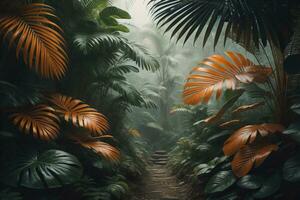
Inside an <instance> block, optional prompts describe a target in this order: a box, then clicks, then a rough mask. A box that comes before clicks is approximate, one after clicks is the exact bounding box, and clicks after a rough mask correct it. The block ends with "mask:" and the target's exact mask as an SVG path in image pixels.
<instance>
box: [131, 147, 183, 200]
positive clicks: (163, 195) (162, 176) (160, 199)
mask: <svg viewBox="0 0 300 200" xmlns="http://www.w3.org/2000/svg"><path fill="white" fill-rule="evenodd" d="M167 161H168V155H167V152H165V151H156V152H155V153H154V154H153V155H152V159H151V162H152V164H151V165H149V166H148V167H147V169H148V172H149V174H148V175H146V176H145V177H144V180H143V184H141V185H140V187H139V189H138V191H136V195H135V197H134V198H133V200H188V198H187V196H188V187H187V185H186V184H185V183H184V182H180V181H179V180H178V179H177V178H176V177H175V176H173V175H171V172H170V170H169V169H168V168H167V167H166V164H167Z"/></svg>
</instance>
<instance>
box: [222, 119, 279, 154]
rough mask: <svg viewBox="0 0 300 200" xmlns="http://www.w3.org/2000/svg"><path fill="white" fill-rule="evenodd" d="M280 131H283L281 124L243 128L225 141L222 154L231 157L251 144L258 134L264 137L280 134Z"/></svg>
mask: <svg viewBox="0 0 300 200" xmlns="http://www.w3.org/2000/svg"><path fill="white" fill-rule="evenodd" d="M282 131H284V127H283V126H282V125H281V124H259V125H248V126H244V127H242V128H240V129H239V130H237V131H236V132H235V133H234V134H233V135H232V136H231V137H229V138H228V139H227V140H226V141H225V143H224V147H223V151H224V154H225V155H227V156H230V155H233V154H234V153H236V152H237V151H238V150H239V149H241V147H242V146H244V145H245V144H251V143H253V142H254V141H255V139H256V137H257V135H258V134H259V135H261V136H262V137H265V136H267V135H269V134H273V133H281V132H282Z"/></svg>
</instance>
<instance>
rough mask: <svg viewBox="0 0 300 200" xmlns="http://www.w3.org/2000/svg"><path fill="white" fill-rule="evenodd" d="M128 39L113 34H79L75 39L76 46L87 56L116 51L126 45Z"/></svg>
mask: <svg viewBox="0 0 300 200" xmlns="http://www.w3.org/2000/svg"><path fill="white" fill-rule="evenodd" d="M126 42H127V41H126V39H125V38H123V37H121V36H120V35H117V34H112V33H94V34H78V35H76V36H75V37H74V40H73V43H74V45H75V46H76V47H77V48H78V49H79V50H80V51H81V52H82V53H83V54H85V55H87V54H88V53H90V52H93V51H95V50H102V51H105V50H108V49H111V48H113V49H115V48H118V47H119V46H122V45H123V44H124V43H126Z"/></svg>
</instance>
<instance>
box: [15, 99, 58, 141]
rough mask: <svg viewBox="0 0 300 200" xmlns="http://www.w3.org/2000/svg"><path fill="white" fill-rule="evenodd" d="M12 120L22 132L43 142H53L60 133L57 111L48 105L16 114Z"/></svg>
mask: <svg viewBox="0 0 300 200" xmlns="http://www.w3.org/2000/svg"><path fill="white" fill-rule="evenodd" d="M11 118H12V120H13V123H14V124H15V125H17V126H18V127H19V129H20V130H21V131H22V132H25V133H32V134H33V136H34V137H37V138H40V139H42V140H53V139H55V138H56V137H57V135H58V133H59V118H58V116H56V115H55V110H54V109H53V108H51V107H49V106H46V105H37V106H34V107H32V108H29V109H27V110H24V111H22V112H18V113H14V114H12V115H11Z"/></svg>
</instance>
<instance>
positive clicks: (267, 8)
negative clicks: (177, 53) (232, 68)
mask: <svg viewBox="0 0 300 200" xmlns="http://www.w3.org/2000/svg"><path fill="white" fill-rule="evenodd" d="M275 2H276V1H264V2H261V1H256V0H245V1H226V0H150V2H149V4H150V5H151V9H150V11H151V13H152V15H153V18H154V20H155V21H156V22H157V25H158V26H159V27H163V26H165V27H166V29H165V32H171V37H175V36H176V37H177V40H180V39H181V38H184V37H185V38H184V43H185V42H186V41H188V40H189V39H190V38H192V37H194V42H196V40H197V39H198V38H199V36H200V34H201V33H202V32H205V33H204V40H203V46H204V45H205V44H206V43H207V41H208V38H209V36H211V35H214V46H216V44H217V43H218V41H219V39H220V36H221V34H222V32H225V34H224V42H226V39H227V38H228V37H231V38H233V39H234V40H235V41H237V42H243V43H244V44H245V45H246V48H247V47H249V46H250V45H253V44H254V45H255V46H257V47H258V46H259V44H260V42H262V43H263V44H264V45H266V44H267V41H275V40H276V38H277V36H276V34H277V32H276V28H278V27H280V26H278V24H281V25H284V24H288V22H287V21H284V19H282V17H281V18H280V16H281V14H280V13H285V12H286V13H287V12H288V11H287V10H285V11H283V10H284V9H286V6H282V5H283V4H282V3H281V4H280V3H277V2H276V3H275ZM276 12H280V13H277V14H276ZM283 18H284V17H283ZM204 29H206V30H204ZM215 30H216V33H215V34H212V33H213V31H215Z"/></svg>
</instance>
